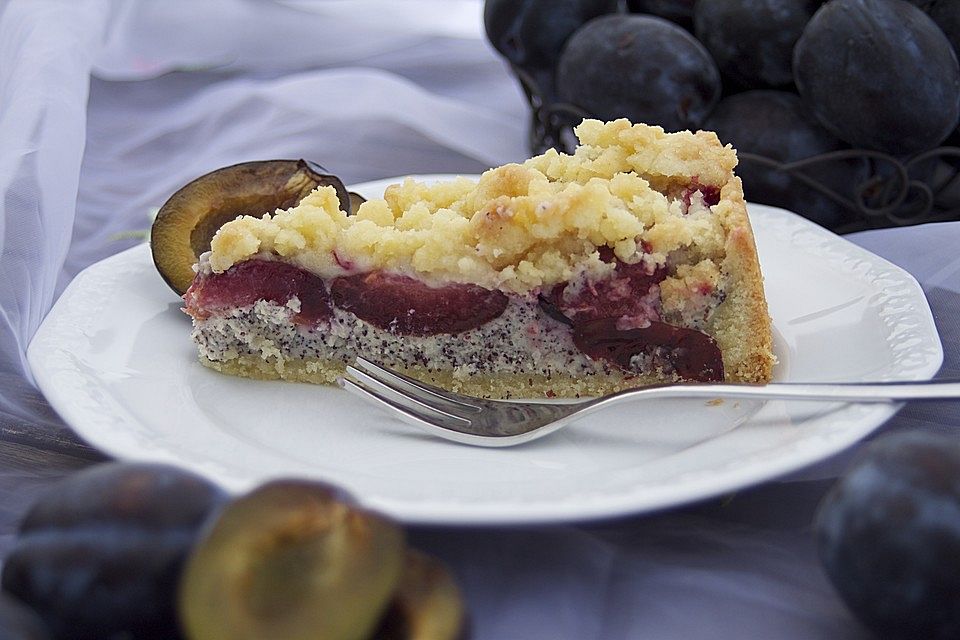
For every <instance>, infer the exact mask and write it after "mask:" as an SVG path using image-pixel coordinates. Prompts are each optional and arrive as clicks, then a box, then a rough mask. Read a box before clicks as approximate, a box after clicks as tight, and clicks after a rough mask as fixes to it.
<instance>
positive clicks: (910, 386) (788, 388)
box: [598, 380, 960, 404]
mask: <svg viewBox="0 0 960 640" xmlns="http://www.w3.org/2000/svg"><path fill="white" fill-rule="evenodd" d="M635 397H645V398H652V397H658V398H749V399H759V400H821V401H823V400H825V401H831V402H896V401H899V400H938V399H951V398H952V399H960V381H958V380H942V381H941V380H930V381H924V382H869V383H839V382H838V383H829V382H828V383H800V382H779V383H771V384H765V385H757V384H690V385H669V386H663V387H648V388H646V389H630V390H627V391H622V392H620V393H618V394H616V395H613V396H610V397H609V398H607V400H618V401H619V400H626V399H628V398H635ZM598 404H605V402H604V400H601V401H599V402H598Z"/></svg>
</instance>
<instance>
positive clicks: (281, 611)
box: [0, 463, 465, 640]
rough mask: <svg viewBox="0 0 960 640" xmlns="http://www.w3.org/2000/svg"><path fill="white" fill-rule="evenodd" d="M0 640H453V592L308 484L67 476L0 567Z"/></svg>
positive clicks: (372, 517)
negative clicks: (240, 485)
mask: <svg viewBox="0 0 960 640" xmlns="http://www.w3.org/2000/svg"><path fill="white" fill-rule="evenodd" d="M2 586H3V592H2V593H0V638H4V639H9V640H61V639H62V640H68V639H69V640H95V639H96V640H114V639H116V640H120V639H123V640H153V639H156V640H161V639H163V640H177V639H180V638H185V639H186V640H219V639H222V640H246V639H248V638H249V639H250V640H263V639H265V638H270V639H271V640H299V639H303V640H420V639H426V638H436V639H437V640H455V639H456V638H460V637H463V634H464V632H465V623H464V621H465V614H464V609H463V603H462V599H461V596H460V592H459V589H458V587H457V584H456V582H455V581H454V580H453V578H452V576H451V575H450V573H449V571H448V570H447V569H446V568H445V567H444V566H443V565H442V564H441V563H440V562H439V561H438V560H436V559H434V558H432V557H430V556H427V555H425V554H423V553H420V552H418V551H415V550H413V549H409V548H407V545H406V542H405V536H404V531H403V529H402V528H401V527H400V526H398V525H397V524H396V523H394V522H393V521H391V520H390V519H388V518H386V517H383V516H380V515H378V514H375V513H372V512H370V511H367V510H365V509H362V508H360V507H359V506H357V504H356V503H355V502H354V501H353V500H352V499H351V498H350V497H349V496H347V495H346V494H344V493H343V492H342V491H340V490H339V489H337V488H335V487H332V486H330V485H326V484H323V483H319V482H310V481H304V480H275V481H272V482H269V483H267V484H264V485H262V486H260V487H258V488H256V489H254V490H253V491H251V492H250V493H247V494H245V495H241V496H237V497H233V498H231V497H230V496H228V495H227V494H225V493H224V492H223V491H222V490H221V489H220V488H219V487H217V486H215V485H213V484H211V483H210V482H208V481H207V480H205V479H203V478H201V477H199V476H196V475H194V474H192V473H189V472H186V471H183V470H181V469H178V468H175V467H171V466H166V465H158V464H141V463H108V464H104V465H99V466H96V467H92V468H90V469H87V470H85V471H82V472H80V473H77V474H75V475H74V476H71V477H69V478H67V479H65V480H64V481H62V482H61V483H60V484H59V485H57V486H55V487H53V488H52V490H51V491H49V492H48V493H47V494H45V495H44V496H42V497H41V498H40V499H39V500H38V501H37V502H36V503H35V504H34V505H33V506H32V507H31V508H30V509H29V511H28V512H27V514H26V516H25V517H24V519H23V521H22V523H21V526H20V531H19V535H18V537H17V540H16V543H15V545H14V547H13V549H12V550H11V552H10V553H9V555H8V556H7V557H6V558H5V559H4V565H3V574H2Z"/></svg>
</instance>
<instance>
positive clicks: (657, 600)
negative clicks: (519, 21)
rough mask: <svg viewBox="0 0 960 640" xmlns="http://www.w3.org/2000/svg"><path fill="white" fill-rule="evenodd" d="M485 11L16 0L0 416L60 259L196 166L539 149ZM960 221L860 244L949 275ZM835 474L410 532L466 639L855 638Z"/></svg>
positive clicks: (89, 254)
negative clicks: (493, 44)
mask: <svg viewBox="0 0 960 640" xmlns="http://www.w3.org/2000/svg"><path fill="white" fill-rule="evenodd" d="M481 9H482V3H481V2H480V1H479V0H327V1H323V0H317V1H312V2H311V1H308V0H289V1H287V2H283V3H281V2H270V1H269V0H202V1H201V0H166V1H164V2H152V1H144V2H134V1H124V0H116V1H114V2H110V1H109V0H9V1H8V2H7V3H6V4H3V5H2V8H0V141H2V143H0V195H2V198H0V385H2V386H0V420H19V421H31V422H33V423H34V424H35V425H36V428H37V429H42V428H44V427H45V422H49V421H50V418H47V417H44V416H46V415H47V414H43V415H41V414H40V413H38V411H37V410H36V407H35V404H33V403H31V401H30V400H31V399H33V402H34V403H35V392H34V391H33V390H32V389H31V387H30V386H29V384H27V383H26V382H25V381H26V380H27V379H28V372H27V370H26V367H25V365H24V359H23V354H24V350H25V348H26V345H27V343H28V341H29V339H30V336H31V335H32V334H33V332H34V331H35V330H36V328H37V326H38V325H39V323H40V321H41V319H42V318H43V316H44V314H45V313H46V311H47V310H48V309H49V308H50V306H51V304H52V303H53V301H54V300H55V297H56V295H57V294H58V292H59V291H60V290H62V287H63V286H65V284H66V283H67V282H68V281H69V280H70V278H72V277H73V276H74V275H75V274H76V273H77V272H78V271H79V270H80V269H82V268H83V267H84V266H86V265H88V264H90V263H91V262H94V261H96V260H98V259H100V258H103V257H105V256H107V255H110V254H112V253H114V252H116V251H119V250H122V249H124V248H126V247H128V246H130V244H131V243H132V242H135V241H136V240H135V239H130V238H126V239H118V238H122V237H123V234H124V233H127V232H133V231H138V230H143V229H145V228H146V227H148V225H149V222H150V213H151V210H153V209H155V208H156V207H159V206H160V205H161V204H162V203H163V201H164V200H165V198H166V197H167V196H168V195H169V194H170V193H172V192H173V191H174V190H175V189H176V188H178V187H179V186H181V185H182V184H184V183H185V182H187V181H188V180H190V179H192V178H193V177H196V176H198V175H200V174H202V173H204V172H206V171H208V170H211V169H214V168H217V167H221V166H225V165H228V164H232V163H235V162H241V161H245V160H254V159H267V158H280V157H283V158H298V157H305V158H309V159H312V160H315V161H318V162H320V163H322V164H324V165H325V166H326V167H327V168H328V169H330V170H331V171H333V172H335V173H337V174H339V175H340V176H342V177H343V178H344V179H345V180H346V181H347V182H359V181H363V180H368V179H373V178H380V177H385V176H390V175H398V174H406V173H436V172H439V173H458V172H459V173H475V172H478V171H480V170H483V169H484V168H486V167H488V166H491V165H495V164H501V163H503V162H508V161H515V160H520V159H522V158H524V157H526V155H527V149H526V133H527V132H526V123H527V118H528V115H527V108H526V105H525V103H524V101H523V98H522V94H521V92H520V90H519V87H518V86H517V84H516V82H515V81H514V80H513V79H512V78H511V77H510V76H509V74H508V72H507V69H506V65H505V64H504V63H503V62H502V60H500V59H499V58H498V57H497V56H496V55H495V53H494V52H493V51H492V49H491V48H490V47H489V45H488V44H487V43H486V42H485V41H484V39H483V36H482V28H481V20H480V15H481ZM91 73H92V74H93V75H92V77H91ZM893 234H896V235H895V236H894V235H893ZM958 236H960V223H954V224H949V225H939V226H936V227H926V228H920V229H915V230H910V231H896V232H875V233H870V234H863V235H861V236H859V237H858V241H860V242H862V243H863V244H864V245H865V246H868V247H870V248H873V249H874V250H875V251H878V252H880V253H883V252H884V251H888V252H889V254H888V255H890V256H891V257H892V258H894V259H897V260H898V261H901V260H902V263H903V264H906V265H908V266H910V268H914V269H916V270H917V271H918V272H920V273H918V276H920V277H921V278H927V279H929V281H930V283H931V285H930V286H932V287H937V288H943V290H945V291H950V290H952V291H953V292H957V283H958V281H960V277H958V275H960V258H958V257H957V254H956V251H955V249H954V247H955V246H956V244H957V243H956V239H957V238H958ZM893 238H896V240H892V239H893ZM901 242H902V244H899V245H898V243H901ZM898 246H902V247H906V248H905V249H904V250H903V251H899V250H898V249H897V247H898ZM918 248H923V249H924V250H920V251H918ZM925 256H930V259H929V260H927V259H925ZM949 308H951V309H957V308H958V307H957V306H953V307H949ZM915 420H916V421H918V422H923V421H924V420H927V421H928V422H929V420H928V419H927V418H924V417H923V416H922V415H921V414H916V417H915ZM834 473H836V470H830V471H829V472H821V473H819V474H817V473H814V474H812V475H811V476H808V477H817V476H818V475H819V476H824V477H829V476H831V475H833V474H834ZM825 486H826V484H824V483H817V482H806V483H792V484H782V485H768V486H767V487H765V488H762V489H760V490H758V491H755V492H750V493H749V494H747V495H746V496H745V497H735V498H734V499H733V500H732V502H731V503H730V504H729V505H726V506H721V505H716V504H710V505H707V506H704V507H701V508H699V509H687V510H682V511H679V512H676V513H672V514H667V515H663V516H656V517H650V518H643V519H634V520H629V521H624V522H618V523H610V524H606V525H596V526H592V527H551V528H542V529H536V530H482V529H479V530H478V529H473V530H460V529H454V530H448V529H419V530H415V531H413V532H412V539H413V541H414V542H415V543H417V544H419V545H420V546H421V547H423V548H425V549H428V550H430V551H432V552H434V553H437V554H439V555H441V556H442V557H444V558H445V559H447V560H448V561H449V562H450V563H451V565H452V566H453V568H454V570H455V572H456V573H457V576H458V578H459V579H460V581H461V583H462V584H463V586H464V589H465V592H466V594H467V597H468V601H469V604H470V608H471V612H472V618H473V622H474V637H475V638H476V639H477V640H483V639H498V640H504V639H505V640H510V639H512V638H526V639H537V638H550V639H552V640H562V639H564V638H571V639H577V640H587V639H591V638H597V639H601V638H603V639H617V638H624V639H626V638H656V639H658V640H670V639H674V638H676V639H680V638H683V639H700V638H752V637H776V638H798V639H799V638H813V637H825V638H841V639H842V638H859V637H864V635H863V632H862V631H861V630H860V629H859V627H858V626H857V625H856V624H855V623H853V622H852V619H851V618H850V616H849V614H848V613H847V612H846V611H845V609H844V608H843V606H842V604H841V603H840V602H839V600H838V599H837V598H836V596H835V595H834V594H833V592H832V591H831V589H830V587H829V586H828V584H827V583H826V581H825V578H824V577H823V574H822V572H821V571H820V569H819V566H818V564H817V562H816V557H815V553H814V544H813V540H812V537H811V535H810V529H809V522H810V517H811V513H812V510H813V507H814V506H815V504H816V501H817V499H819V496H820V495H821V494H822V491H823V490H824V488H825Z"/></svg>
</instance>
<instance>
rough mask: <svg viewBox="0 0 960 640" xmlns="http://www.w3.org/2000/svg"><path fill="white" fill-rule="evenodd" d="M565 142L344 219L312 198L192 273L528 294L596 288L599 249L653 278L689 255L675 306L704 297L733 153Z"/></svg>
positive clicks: (219, 248) (232, 225)
mask: <svg viewBox="0 0 960 640" xmlns="http://www.w3.org/2000/svg"><path fill="white" fill-rule="evenodd" d="M576 133H577V136H578V138H579V139H580V146H579V147H578V148H577V149H576V151H575V152H574V153H573V154H572V155H567V154H561V153H558V152H556V151H554V150H550V151H548V152H546V153H544V154H543V155H541V156H537V157H535V158H531V159H530V160H527V161H526V162H524V163H523V164H508V165H504V166H502V167H498V168H495V169H491V170H489V171H487V172H485V173H484V174H483V175H482V176H481V177H480V179H479V182H474V181H472V180H469V179H466V178H459V179H456V180H453V181H449V182H443V183H436V184H424V183H422V182H417V181H415V180H411V179H407V180H405V181H404V182H403V183H401V184H397V185H393V186H391V187H389V188H388V189H387V190H386V193H385V194H384V198H383V199H379V200H370V201H368V202H366V203H364V204H363V205H362V206H361V207H360V208H359V210H358V211H357V213H356V215H355V216H350V217H348V216H346V215H345V214H344V213H343V212H342V211H340V209H339V202H338V200H337V197H336V193H335V191H334V190H333V188H331V187H321V188H319V189H317V190H315V191H314V192H313V193H311V194H310V195H309V196H307V197H306V198H304V199H303V200H302V201H301V203H300V204H299V205H297V206H296V207H294V208H291V209H288V210H281V211H277V212H275V213H274V214H268V215H264V216H263V217H262V218H256V217H252V216H243V217H240V218H238V219H237V220H234V221H232V222H229V223H227V224H226V225H224V226H223V227H222V228H221V229H220V231H219V232H218V233H217V235H216V236H215V237H214V239H213V242H212V245H211V252H210V254H209V256H208V257H207V259H208V265H204V268H206V267H209V268H210V269H212V270H213V271H214V272H217V273H219V272H222V271H225V270H226V269H228V268H230V267H231V266H232V265H234V264H236V263H238V262H241V261H243V260H246V259H248V258H251V257H253V256H257V255H261V256H262V255H265V254H266V255H275V256H279V257H280V258H281V259H283V260H285V261H288V262H291V263H293V264H296V265H298V266H300V267H302V268H304V269H307V270H309V271H312V272H314V273H316V274H317V275H319V276H321V277H324V278H330V277H336V276H340V275H344V274H346V273H356V272H364V271H370V270H374V269H383V270H386V271H392V272H397V273H404V274H409V275H413V276H415V277H418V278H420V279H423V280H425V281H427V282H442V281H447V282H451V281H452V282H462V283H470V284H478V285H480V286H483V287H486V288H488V289H501V290H505V291H511V292H514V293H528V292H531V291H537V290H539V289H541V288H543V287H546V286H551V285H554V284H557V283H561V282H566V281H569V280H570V279H571V278H572V277H574V276H575V275H576V276H578V275H582V274H587V275H588V276H589V275H591V274H593V275H594V276H596V277H600V276H601V275H602V274H603V273H605V272H607V271H609V269H610V266H609V264H608V263H605V262H604V261H603V260H601V258H600V252H599V251H598V249H599V248H600V247H604V246H606V247H610V248H612V249H613V252H614V254H615V255H616V256H617V257H618V258H619V259H620V260H622V261H624V262H627V263H635V262H638V261H640V260H647V261H650V262H651V263H652V264H659V265H663V264H665V263H666V261H667V258H668V256H669V255H670V254H671V253H672V252H676V251H683V250H691V251H693V253H694V255H695V256H696V257H697V258H698V260H699V261H700V262H701V263H703V262H704V261H706V262H707V263H708V264H709V265H710V266H704V267H701V268H700V271H698V272H696V273H692V272H691V273H689V274H687V273H685V274H679V273H678V274H677V279H678V281H679V283H678V284H677V285H676V287H675V288H677V293H679V288H682V287H683V288H689V287H694V288H697V287H699V288H701V289H702V286H701V283H703V282H713V283H715V282H716V278H717V275H716V273H714V272H715V271H716V269H717V267H716V265H717V264H719V263H720V261H721V259H722V258H723V256H724V253H725V243H726V237H727V231H728V229H727V220H726V218H727V214H728V213H729V212H731V211H733V210H734V208H733V207H730V206H726V205H727V203H726V202H725V201H724V198H723V197H722V194H723V192H722V188H723V187H724V186H726V185H728V183H731V182H732V181H734V178H733V168H734V166H735V165H736V163H737V160H736V154H735V152H734V151H733V149H732V148H731V147H729V146H727V147H724V146H722V145H721V144H720V142H719V140H718V139H717V137H716V135H715V134H713V133H709V132H704V131H700V132H697V133H695V134H694V133H690V132H679V133H670V134H668V133H664V131H663V130H662V129H661V128H660V127H650V126H646V125H641V124H636V125H631V124H630V123H629V122H628V121H627V120H616V121H613V122H608V123H602V122H600V121H597V120H585V121H584V122H583V123H582V124H580V126H578V127H577V128H576ZM691 180H692V181H693V182H691ZM697 185H704V186H709V187H710V188H711V189H714V190H718V191H719V193H721V197H720V201H719V203H717V204H714V205H710V204H708V203H707V202H706V201H705V197H704V193H702V192H701V191H699V190H696V187H697ZM736 191H737V192H739V189H737V190H736ZM711 269H712V270H711ZM708 272H709V273H708ZM670 286H674V285H672V284H668V287H670ZM665 293H666V292H665ZM668 299H669V295H668V296H667V297H666V298H665V300H664V303H665V304H667V301H668Z"/></svg>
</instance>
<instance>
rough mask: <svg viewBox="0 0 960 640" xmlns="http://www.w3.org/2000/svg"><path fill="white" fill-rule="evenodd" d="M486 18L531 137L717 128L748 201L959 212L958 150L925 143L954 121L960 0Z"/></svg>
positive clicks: (721, 0) (748, 1) (690, 3)
mask: <svg viewBox="0 0 960 640" xmlns="http://www.w3.org/2000/svg"><path fill="white" fill-rule="evenodd" d="M484 21H485V25H486V30H487V35H488V37H489V39H490V41H491V43H492V44H493V46H494V47H495V48H496V49H497V50H498V51H499V52H500V53H501V54H502V55H503V56H504V57H505V58H506V59H507V60H508V61H509V63H510V64H511V66H512V68H513V69H514V71H515V72H516V74H517V76H518V77H519V78H520V80H521V82H522V84H523V86H524V88H525V89H526V91H527V94H528V96H529V97H530V100H531V104H532V106H533V108H534V110H533V114H534V118H533V123H534V126H533V143H532V146H533V147H534V149H533V150H534V151H537V152H539V151H542V150H543V149H545V148H547V147H556V148H558V149H561V150H564V149H565V148H566V149H567V150H569V147H570V144H569V137H565V136H564V133H566V129H567V128H568V127H569V126H570V125H573V124H575V123H576V122H578V121H579V119H580V118H582V117H584V116H590V117H597V118H600V119H603V120H612V119H615V118H621V117H626V118H629V119H630V120H631V121H633V122H644V123H647V124H656V125H660V126H662V127H663V128H664V129H666V130H667V131H677V130H683V129H689V130H694V131H695V130H697V129H708V130H713V131H716V132H717V134H718V136H719V137H720V139H721V141H722V142H724V143H730V144H732V145H733V146H734V147H735V148H736V149H737V150H738V152H739V153H740V158H741V164H740V167H739V171H738V173H739V175H740V176H741V178H742V179H743V181H744V191H745V193H746V195H747V198H748V199H749V200H752V201H755V202H763V203H766V204H772V205H776V206H782V207H785V208H789V209H792V210H794V211H797V212H798V213H801V214H803V215H805V216H806V217H808V218H810V219H812V220H815V221H816V222H819V223H820V224H823V225H825V226H827V227H830V228H834V229H839V230H844V229H846V230H852V229H853V228H857V227H860V228H863V227H869V226H887V225H889V224H893V223H901V224H902V223H906V222H910V221H921V219H920V217H919V215H917V216H914V219H911V218H910V214H911V213H915V212H917V211H919V210H921V209H922V210H923V211H924V213H926V212H928V211H929V210H933V209H937V210H938V212H939V213H940V215H941V217H942V216H943V215H944V211H945V210H949V209H953V210H954V213H955V212H956V211H957V210H960V197H958V196H960V184H954V178H955V177H956V173H957V171H956V170H955V168H954V164H955V163H956V162H957V160H958V155H960V151H958V152H957V153H956V154H953V153H952V152H947V153H944V154H936V155H934V156H933V157H927V156H926V155H924V153H925V152H928V151H929V150H932V149H934V148H938V147H940V146H941V145H943V144H944V143H950V142H953V140H952V136H954V135H956V131H957V126H958V122H960V66H958V62H957V50H958V48H960V2H958V1H957V0H910V1H907V0H827V1H824V0H626V2H625V4H624V2H622V1H618V0H487V1H486V4H485V11H484ZM851 149H856V150H857V152H856V153H852V152H850V150H851ZM825 154H828V155H825ZM810 158H816V161H809V162H807V163H801V164H799V165H798V164H793V163H797V162H798V161H804V160H807V159H810ZM951 160H952V161H953V162H952V163H951ZM785 165H789V166H785ZM911 181H912V183H911ZM957 182H958V183H960V181H957ZM871 215H876V216H877V217H879V218H882V219H876V220H871V219H869V217H870V216H871ZM864 217H866V218H868V219H862V218H864ZM946 217H954V216H951V214H950V213H946ZM858 218H861V219H858Z"/></svg>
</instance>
